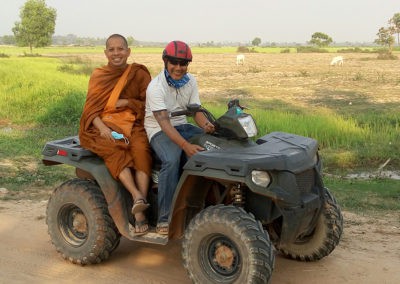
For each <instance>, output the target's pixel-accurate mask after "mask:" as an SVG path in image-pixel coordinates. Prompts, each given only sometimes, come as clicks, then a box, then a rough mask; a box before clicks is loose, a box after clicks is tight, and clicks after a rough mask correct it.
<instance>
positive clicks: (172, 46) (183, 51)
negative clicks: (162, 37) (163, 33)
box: [162, 40, 192, 61]
mask: <svg viewBox="0 0 400 284" xmlns="http://www.w3.org/2000/svg"><path fill="white" fill-rule="evenodd" d="M162 58H163V60H165V59H168V58H174V59H182V60H187V61H192V51H191V50H190V47H189V45H187V44H186V43H184V42H183V41H179V40H174V41H171V42H170V43H168V44H167V46H166V47H165V49H164V51H163V55H162Z"/></svg>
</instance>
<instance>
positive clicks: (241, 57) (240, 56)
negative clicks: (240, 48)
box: [236, 54, 244, 65]
mask: <svg viewBox="0 0 400 284" xmlns="http://www.w3.org/2000/svg"><path fill="white" fill-rule="evenodd" d="M243 64H244V55H243V54H238V55H237V56H236V65H243Z"/></svg>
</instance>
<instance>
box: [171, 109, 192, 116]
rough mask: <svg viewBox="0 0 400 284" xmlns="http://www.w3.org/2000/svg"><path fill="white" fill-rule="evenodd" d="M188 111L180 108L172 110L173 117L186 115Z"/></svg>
mask: <svg viewBox="0 0 400 284" xmlns="http://www.w3.org/2000/svg"><path fill="white" fill-rule="evenodd" d="M187 113H188V111H187V110H178V111H174V112H171V117H174V116H180V115H186V114H187Z"/></svg>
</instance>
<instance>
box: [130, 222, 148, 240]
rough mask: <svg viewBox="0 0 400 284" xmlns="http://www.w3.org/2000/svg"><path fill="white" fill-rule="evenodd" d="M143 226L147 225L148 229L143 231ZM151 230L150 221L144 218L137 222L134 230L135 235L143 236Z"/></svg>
mask: <svg viewBox="0 0 400 284" xmlns="http://www.w3.org/2000/svg"><path fill="white" fill-rule="evenodd" d="M143 227H146V230H144V231H142V229H143ZM148 232H149V221H148V220H147V219H144V220H143V221H136V222H135V231H134V232H133V235H134V236H142V235H144V234H147V233H148Z"/></svg>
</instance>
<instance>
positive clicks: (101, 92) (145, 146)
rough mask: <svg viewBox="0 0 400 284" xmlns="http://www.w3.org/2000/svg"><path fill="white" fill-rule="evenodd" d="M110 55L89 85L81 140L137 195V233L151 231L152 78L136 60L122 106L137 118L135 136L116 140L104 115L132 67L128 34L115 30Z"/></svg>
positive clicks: (108, 49)
mask: <svg viewBox="0 0 400 284" xmlns="http://www.w3.org/2000/svg"><path fill="white" fill-rule="evenodd" d="M104 53H105V55H106V57H107V59H108V64H107V65H106V66H103V67H100V68H96V69H95V70H94V71H93V73H92V75H91V77H90V80H89V87H88V92H87V97H86V102H85V105H84V109H83V113H82V117H81V120H80V129H79V139H80V143H81V145H82V147H84V148H86V149H88V150H90V151H92V152H94V153H96V154H97V155H98V156H100V157H101V158H103V160H104V162H105V164H106V166H107V168H108V170H109V171H110V173H111V175H112V176H113V177H114V178H115V179H116V180H119V181H120V182H121V183H122V184H123V185H124V187H125V188H126V189H127V190H128V191H129V192H130V193H131V195H132V198H133V207H132V214H133V215H134V217H135V231H134V234H136V235H141V234H145V233H147V232H148V229H149V226H148V221H147V218H146V215H145V214H144V210H146V209H147V207H148V206H149V204H148V203H147V201H146V196H147V191H148V187H149V182H150V176H151V163H152V160H151V150H150V146H149V142H148V139H147V135H146V131H145V129H144V126H143V122H144V109H145V102H146V89H147V85H148V84H149V82H150V80H151V76H150V73H149V71H148V70H147V68H146V67H145V66H144V65H141V64H136V63H132V68H131V71H130V73H129V74H128V77H127V83H126V85H125V87H124V89H123V90H122V91H121V93H120V96H119V99H118V101H117V103H116V108H117V109H121V110H124V109H126V108H129V109H130V110H131V111H132V112H133V114H135V116H136V120H135V122H134V125H133V127H132V131H131V134H130V136H129V137H125V139H115V138H114V137H113V135H112V131H114V130H113V129H111V128H110V127H108V126H107V125H106V124H105V123H104V122H103V121H102V119H101V114H102V112H103V110H104V107H105V105H106V104H107V101H108V98H109V97H110V94H111V92H112V90H113V88H114V87H115V85H116V84H117V82H118V80H119V78H120V77H121V75H122V74H123V72H124V71H125V69H126V68H127V67H128V64H127V60H128V57H129V55H130V53H131V50H130V48H129V47H128V43H127V41H126V39H125V37H123V36H122V35H119V34H113V35H111V36H110V37H109V38H108V39H107V41H106V49H105V50H104Z"/></svg>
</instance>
